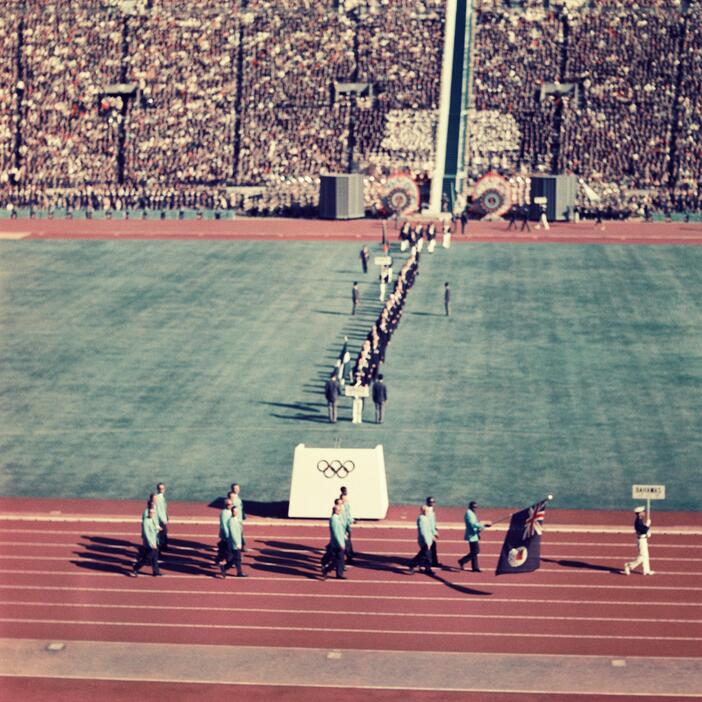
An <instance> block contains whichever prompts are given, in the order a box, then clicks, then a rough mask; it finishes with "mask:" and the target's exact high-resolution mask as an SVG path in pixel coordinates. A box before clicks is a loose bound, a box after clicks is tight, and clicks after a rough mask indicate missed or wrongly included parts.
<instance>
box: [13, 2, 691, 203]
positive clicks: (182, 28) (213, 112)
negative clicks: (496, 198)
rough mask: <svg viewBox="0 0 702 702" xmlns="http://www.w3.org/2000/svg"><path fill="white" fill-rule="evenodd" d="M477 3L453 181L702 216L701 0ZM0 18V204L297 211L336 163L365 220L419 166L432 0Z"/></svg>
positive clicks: (21, 11) (434, 30)
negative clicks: (536, 188) (529, 182)
mask: <svg viewBox="0 0 702 702" xmlns="http://www.w3.org/2000/svg"><path fill="white" fill-rule="evenodd" d="M472 3H473V4H472V6H473V10H474V11H473V12H472V14H471V20H470V22H471V24H470V30H471V31H470V37H471V39H470V42H469V62H470V84H469V90H470V91H471V96H470V100H469V104H470V111H469V118H468V124H469V133H470V137H469V139H468V140H467V155H466V163H467V176H468V179H469V183H470V182H472V181H475V180H477V179H478V178H479V177H480V176H482V175H484V174H485V173H487V172H489V171H497V172H499V173H501V174H503V175H505V176H507V177H510V178H515V179H516V178H522V177H524V178H526V177H528V176H529V174H533V173H573V174H576V175H578V176H579V177H580V179H581V182H583V183H585V184H587V187H586V188H585V190H584V192H581V198H583V201H582V203H581V204H582V205H583V206H587V204H588V202H587V199H588V198H589V197H590V195H591V194H592V193H593V192H595V193H596V194H598V195H599V198H600V199H599V200H598V203H599V204H598V206H605V205H606V206H608V207H610V208H611V211H612V212H614V213H618V214H624V215H626V214H638V213H640V212H641V211H642V208H643V205H644V204H645V203H647V204H648V205H649V206H650V207H651V208H653V209H654V210H656V209H657V210H659V211H670V212H674V211H680V212H699V211H700V210H702V199H701V197H700V192H699V181H700V178H701V177H702V147H701V146H700V142H699V131H700V126H701V125H700V115H701V114H702V85H701V84H702V0H639V1H638V2H633V1H632V0H589V1H588V0H560V1H558V0H472ZM2 9H3V12H2V15H1V16H0V209H1V211H2V212H3V214H4V215H5V216H7V213H8V212H10V213H12V212H13V211H14V212H15V213H16V211H17V210H18V209H20V208H36V209H40V210H49V211H50V210H51V209H53V208H63V209H78V208H81V209H83V210H85V211H90V210H95V211H99V210H110V211H112V210H114V211H120V210H146V209H155V210H159V209H174V208H183V207H188V208H195V209H207V210H210V211H212V210H229V209H236V210H239V211H241V212H247V213H250V214H257V213H258V214H290V213H312V212H314V208H315V207H316V205H317V201H318V196H319V175H320V173H326V172H331V173H334V172H341V173H343V172H351V171H360V172H362V173H364V174H365V176H366V179H365V182H366V206H367V208H368V210H369V212H373V211H381V209H382V188H383V183H384V178H385V177H386V176H387V175H388V174H390V173H392V172H396V171H406V172H409V173H411V174H412V175H413V176H414V177H415V178H416V179H417V180H418V181H419V182H426V180H427V178H429V177H431V174H432V171H433V166H434V158H435V140H436V125H437V120H438V110H439V101H440V98H441V91H440V88H441V71H442V60H443V56H442V54H443V45H444V31H445V26H446V2H445V0H362V1H359V0H349V1H347V2H343V0H339V1H333V0H188V1H187V2H178V3H174V2H171V0H151V1H148V2H147V1H145V0H142V1H141V2H138V1H137V2H135V1H131V2H116V1H115V2H110V1H109V0H101V1H99V2H95V1H94V0H61V1H60V2H47V0H2ZM344 86H346V88H345V87H344ZM348 86H352V87H351V88H350V89H349V88H348ZM359 86H362V87H361V88H359Z"/></svg>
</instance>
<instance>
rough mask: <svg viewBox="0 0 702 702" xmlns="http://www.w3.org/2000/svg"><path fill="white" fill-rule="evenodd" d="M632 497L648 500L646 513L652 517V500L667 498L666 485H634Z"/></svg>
mask: <svg viewBox="0 0 702 702" xmlns="http://www.w3.org/2000/svg"><path fill="white" fill-rule="evenodd" d="M631 497H632V499H634V500H643V499H645V500H646V514H647V515H648V518H649V519H650V518H651V500H665V485H632V486H631Z"/></svg>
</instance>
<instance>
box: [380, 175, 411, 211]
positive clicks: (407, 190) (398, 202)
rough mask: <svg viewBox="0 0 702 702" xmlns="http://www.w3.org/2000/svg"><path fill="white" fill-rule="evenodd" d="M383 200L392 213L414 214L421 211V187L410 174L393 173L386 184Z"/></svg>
mask: <svg viewBox="0 0 702 702" xmlns="http://www.w3.org/2000/svg"><path fill="white" fill-rule="evenodd" d="M382 200H383V205H384V206H385V209H386V210H388V211H390V212H402V213H404V214H412V213H413V212H416V211H417V210H418V209H419V187H417V184H416V183H415V182H414V178H412V176H411V175H410V174H409V173H393V174H392V175H391V176H389V177H388V179H387V181H386V182H385V187H384V188H383V196H382Z"/></svg>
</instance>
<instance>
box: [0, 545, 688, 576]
mask: <svg viewBox="0 0 702 702" xmlns="http://www.w3.org/2000/svg"><path fill="white" fill-rule="evenodd" d="M247 553H249V552H248V551H247ZM482 553H483V552H482V551H481V554H482ZM76 555H77V554H76ZM76 555H72V556H67V557H63V556H27V555H26V554H24V555H21V556H3V555H0V560H6V561H9V560H15V561H23V562H26V561H39V562H42V563H44V562H46V561H59V562H61V563H74V564H76V565H77V564H79V563H104V561H103V559H102V558H101V554H93V553H90V552H87V553H85V552H81V553H80V555H81V556H82V560H79V561H78V560H76ZM102 555H103V556H104V554H102ZM392 555H395V554H392ZM488 555H489V554H488ZM495 555H496V554H495ZM409 558H411V556H407V559H408V560H409ZM125 559H126V562H124V563H115V562H112V561H111V562H110V563H109V564H108V565H111V566H113V567H126V566H127V565H131V560H129V559H127V557H125ZM132 560H133V559H132ZM651 560H652V561H653V562H654V564H655V558H652V559H651ZM673 560H675V561H676V562H677V561H679V560H682V559H677V558H676V559H673ZM358 562H359V565H358V566H357V568H358V570H364V567H363V566H362V565H360V564H361V563H362V562H363V557H362V556H359V557H358ZM172 565H174V566H177V565H179V562H178V561H177V560H175V561H173V562H172ZM188 565H193V566H197V567H199V568H204V567H208V568H210V569H211V573H212V574H213V575H214V574H215V573H216V572H217V570H216V569H215V567H214V565H213V564H212V562H207V561H203V562H197V563H192V562H190V563H188ZM244 565H246V566H249V567H252V566H254V565H257V566H280V563H279V562H278V561H264V560H261V559H260V558H259V559H258V560H256V561H255V563H251V562H249V561H244ZM161 567H162V568H165V569H166V571H167V572H168V567H169V562H168V558H164V559H163V560H162V561H161ZM298 567H302V566H298ZM398 567H399V568H402V566H398ZM308 569H309V571H310V572H309V574H314V575H316V574H317V573H318V570H319V569H318V568H317V564H316V563H310V564H309V565H308ZM572 570H573V569H568V568H567V567H563V568H539V572H540V573H557V574H561V575H562V574H563V573H570V572H572ZM578 571H579V574H580V575H592V576H595V575H600V576H602V575H606V576H612V575H617V573H612V571H610V570H607V569H605V570H599V569H597V568H582V569H578ZM6 572H13V571H9V570H8V571H6ZM453 572H457V569H456V570H454V571H453ZM464 572H466V573H470V571H464ZM69 573H70V571H54V574H55V575H68V574H69ZM655 573H656V575H659V576H661V575H676V576H690V577H695V576H700V575H702V573H699V572H696V571H675V570H660V569H656V570H655ZM169 575H170V573H169ZM203 575H205V576H206V574H205V573H202V574H201V577H202V576H203ZM363 582H367V581H363ZM378 582H387V581H378Z"/></svg>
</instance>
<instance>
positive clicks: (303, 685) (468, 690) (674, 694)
mask: <svg viewBox="0 0 702 702" xmlns="http://www.w3.org/2000/svg"><path fill="white" fill-rule="evenodd" d="M100 643H102V642H100ZM428 653H431V651H429V652H428ZM500 655H504V654H500ZM627 658H632V656H627ZM675 660H684V659H680V658H677V657H676V659H675ZM3 676H5V677H10V678H23V677H26V674H25V673H19V674H15V673H3ZM32 678H39V679H47V680H56V679H58V680H81V681H84V680H85V677H83V676H81V675H66V674H58V675H32ZM90 680H100V681H107V682H138V683H145V682H150V683H161V684H173V683H174V681H173V680H172V679H169V678H157V677H151V676H148V677H146V676H140V677H131V678H130V677H119V676H111V675H110V676H107V675H91V676H90ZM175 683H176V684H178V685H227V686H228V687H230V688H232V689H234V688H236V686H237V685H241V686H245V687H277V688H283V689H285V688H301V689H303V690H304V689H306V688H314V689H317V688H320V689H329V688H332V689H335V688H334V686H333V685H330V684H329V683H313V682H304V683H295V682H284V683H277V682H265V683H263V682H256V681H252V682H248V681H245V680H237V681H236V682H230V681H226V682H220V681H218V680H204V681H203V680H197V679H186V678H182V679H181V678H178V680H177V681H175ZM343 689H344V690H378V691H382V690H392V691H398V692H406V691H408V690H411V691H412V692H433V693H436V692H446V693H471V692H472V693H474V694H495V695H498V694H500V695H507V694H514V695H521V696H522V697H524V695H539V696H542V697H545V698H546V699H548V697H549V696H555V695H557V696H559V697H564V696H567V697H579V696H582V697H598V696H603V697H625V698H629V699H632V700H637V699H641V698H649V697H650V698H652V699H654V700H655V699H660V698H661V697H670V698H680V699H694V700H699V695H698V694H697V693H696V692H695V693H686V692H672V693H671V692H666V693H665V694H661V693H660V692H638V691H637V692H636V693H631V692H610V691H602V692H598V691H587V692H583V691H581V690H556V691H554V690H532V689H528V690H524V689H520V688H517V687H515V688H482V687H421V686H417V685H412V686H411V687H403V686H402V685H357V684H351V685H350V684H344V687H343Z"/></svg>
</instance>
